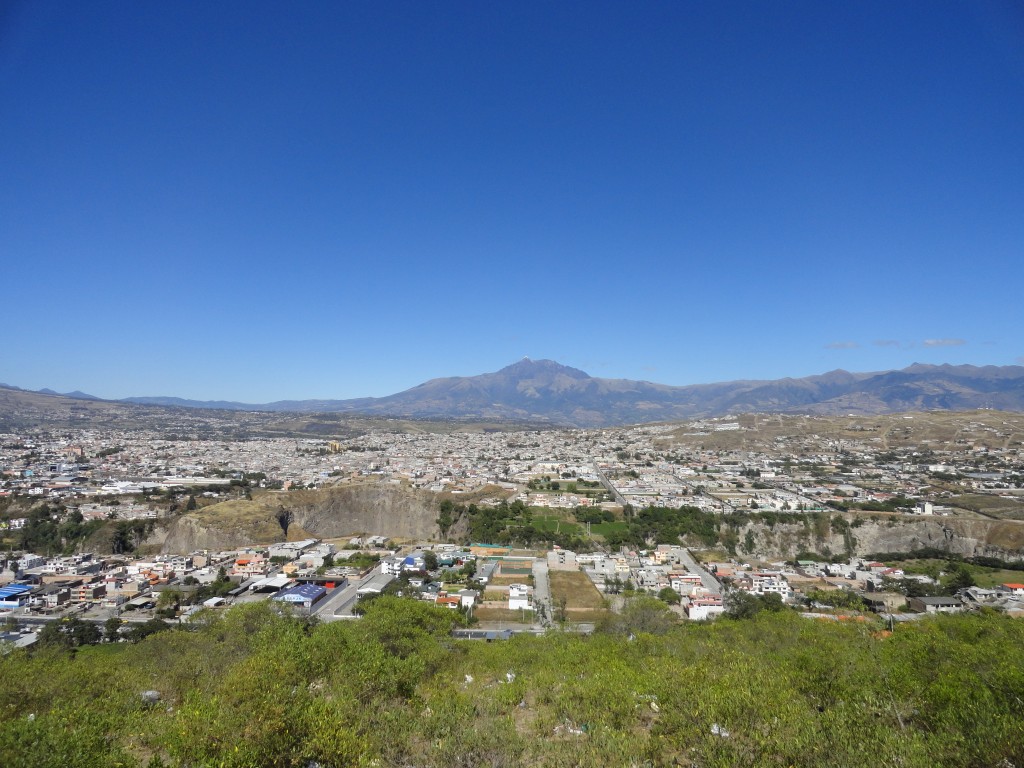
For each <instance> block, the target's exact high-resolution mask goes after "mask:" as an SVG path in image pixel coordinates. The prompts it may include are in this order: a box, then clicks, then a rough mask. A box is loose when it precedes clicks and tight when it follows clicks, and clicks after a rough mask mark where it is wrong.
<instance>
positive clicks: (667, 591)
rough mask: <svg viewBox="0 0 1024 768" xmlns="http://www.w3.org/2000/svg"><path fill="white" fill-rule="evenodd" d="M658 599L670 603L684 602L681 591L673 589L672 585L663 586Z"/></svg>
mask: <svg viewBox="0 0 1024 768" xmlns="http://www.w3.org/2000/svg"><path fill="white" fill-rule="evenodd" d="M658 599H659V600H661V601H663V602H666V603H668V604H669V605H679V603H680V602H682V598H681V597H680V596H679V593H678V592H676V591H675V590H674V589H672V587H663V588H662V589H661V591H659V592H658Z"/></svg>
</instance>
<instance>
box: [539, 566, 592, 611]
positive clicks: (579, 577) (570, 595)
mask: <svg viewBox="0 0 1024 768" xmlns="http://www.w3.org/2000/svg"><path fill="white" fill-rule="evenodd" d="M548 578H549V579H550V581H551V597H552V599H553V600H554V603H555V605H558V604H559V602H560V601H561V599H562V598H563V597H564V598H565V603H566V610H567V611H568V612H569V613H570V616H571V615H572V612H573V611H603V610H604V596H603V595H602V594H601V593H600V592H599V591H598V589H597V587H595V586H594V583H593V582H592V581H591V580H590V579H589V578H588V577H587V575H586V574H585V573H583V571H551V572H549V574H548Z"/></svg>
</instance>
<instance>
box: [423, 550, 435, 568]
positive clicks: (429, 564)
mask: <svg viewBox="0 0 1024 768" xmlns="http://www.w3.org/2000/svg"><path fill="white" fill-rule="evenodd" d="M423 567H424V568H426V569H427V570H428V571H436V570H437V554H436V553H434V552H424V553H423Z"/></svg>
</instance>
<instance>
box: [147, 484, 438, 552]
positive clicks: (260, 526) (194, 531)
mask: <svg viewBox="0 0 1024 768" xmlns="http://www.w3.org/2000/svg"><path fill="white" fill-rule="evenodd" d="M282 510H285V511H287V512H290V513H291V524H290V525H289V527H288V536H287V538H288V539H291V540H296V539H302V538H307V537H315V538H320V539H332V538H341V537H347V536H356V535H382V536H388V537H389V538H409V539H436V538H437V537H438V536H439V531H438V529H437V522H436V520H437V514H438V512H437V502H436V499H435V498H434V495H433V494H431V493H428V492H426V491H419V490H415V489H412V488H409V487H408V486H404V485H400V484H393V483H386V482H367V483H354V484H351V485H342V486H335V487H332V488H327V489H323V490H319V491H298V492H288V493H266V494H262V495H259V496H257V497H256V498H254V499H253V500H250V501H241V500H235V501H229V502H224V503H222V504H214V505H212V506H209V507H205V508H203V509H201V510H197V511H195V512H193V513H190V514H186V515H182V516H181V517H179V518H177V519H176V520H174V521H173V522H171V523H170V524H169V525H168V526H166V527H165V528H160V529H158V530H157V531H156V532H155V533H154V535H153V536H152V537H151V538H150V539H149V541H148V542H147V544H148V545H149V546H150V547H151V548H156V549H159V550H160V551H162V552H166V553H171V552H191V551H194V550H198V549H233V548H236V547H242V546H248V545H261V544H270V543H273V542H275V541H281V540H283V539H284V538H285V535H284V531H283V530H282V528H281V525H280V523H279V522H278V513H279V512H280V511H282Z"/></svg>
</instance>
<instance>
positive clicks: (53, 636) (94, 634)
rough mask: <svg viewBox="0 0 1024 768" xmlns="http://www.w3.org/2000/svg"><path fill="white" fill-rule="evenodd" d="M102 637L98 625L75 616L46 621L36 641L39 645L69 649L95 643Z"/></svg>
mask: <svg viewBox="0 0 1024 768" xmlns="http://www.w3.org/2000/svg"><path fill="white" fill-rule="evenodd" d="M102 637H103V636H102V634H101V633H100V628H99V627H98V626H96V625H95V624H93V623H92V622H91V621H82V620H81V619H79V618H78V617H75V618H71V619H62V620H61V621H51V622H49V623H47V624H46V626H45V627H43V629H42V631H40V633H39V640H38V641H37V642H38V643H39V645H40V646H51V647H57V648H68V649H71V648H79V647H81V646H83V645H95V644H96V643H98V642H100V640H101V639H102Z"/></svg>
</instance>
